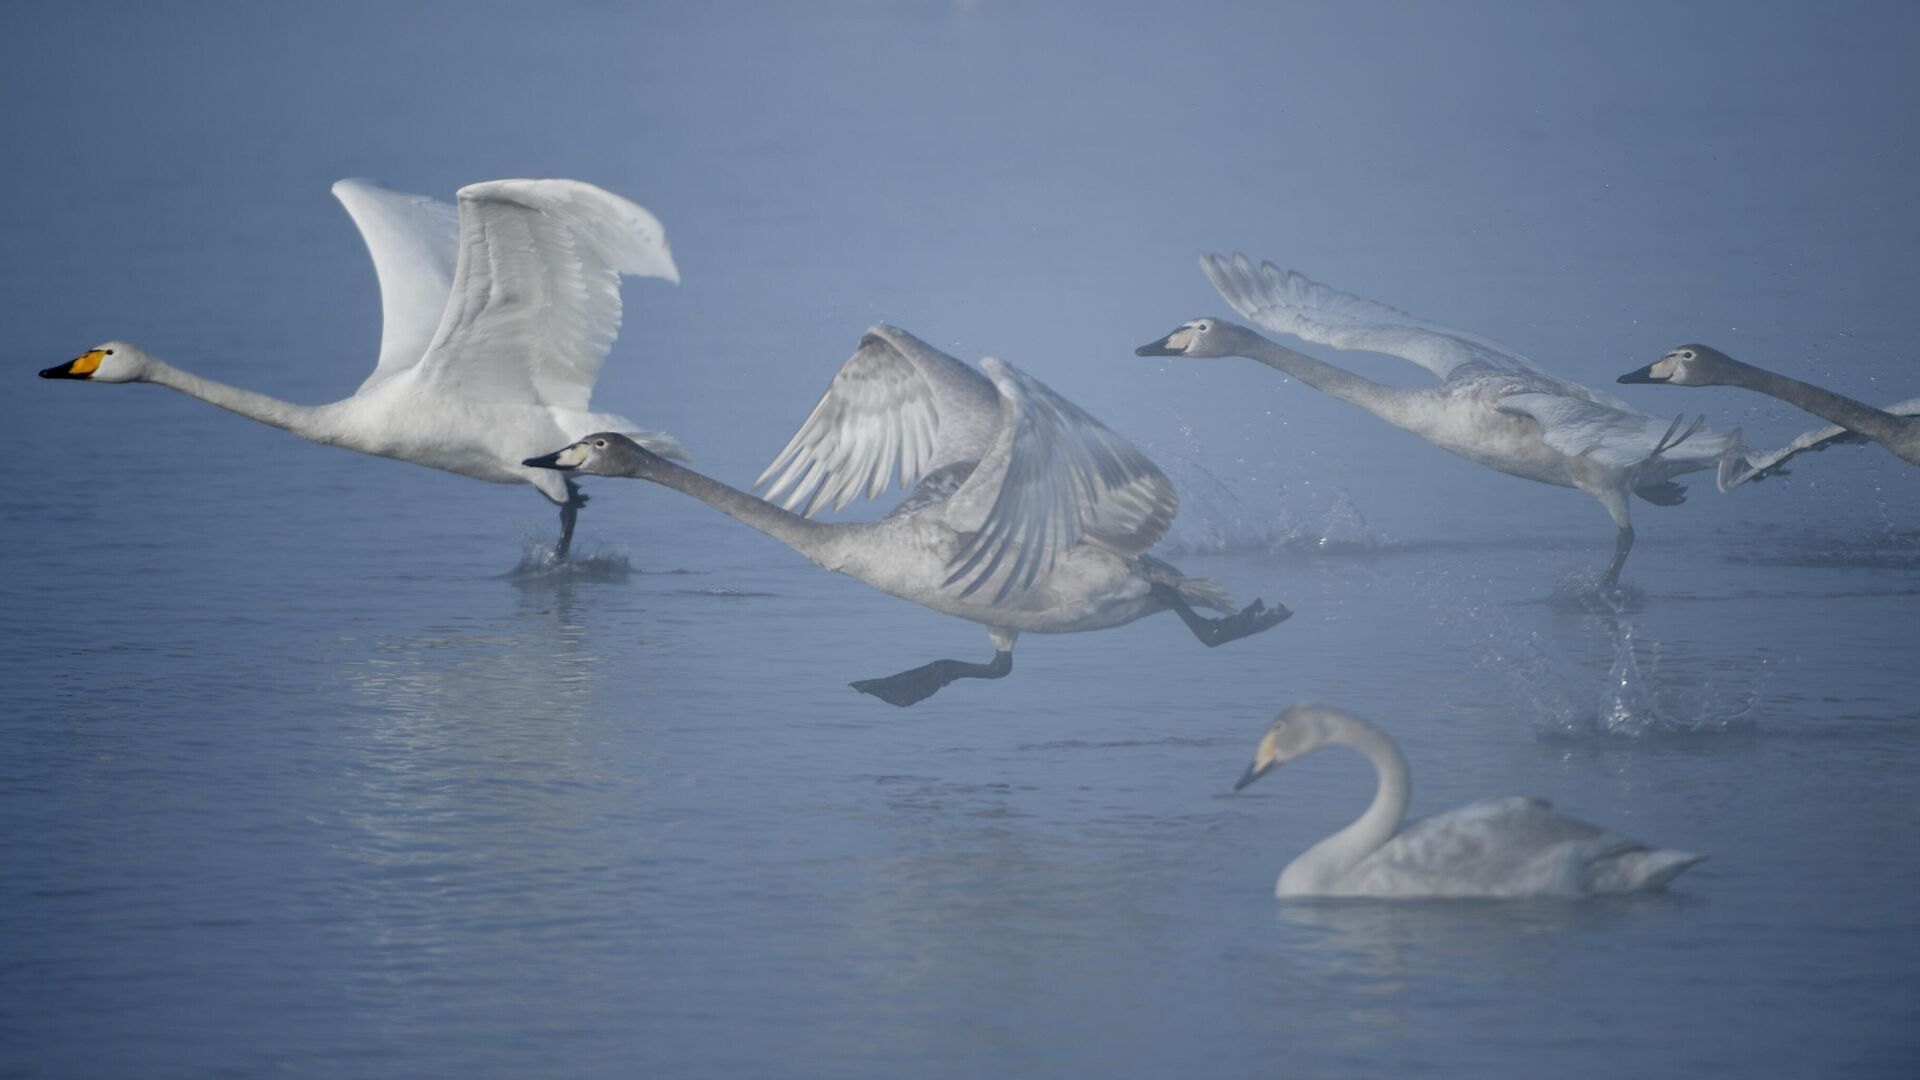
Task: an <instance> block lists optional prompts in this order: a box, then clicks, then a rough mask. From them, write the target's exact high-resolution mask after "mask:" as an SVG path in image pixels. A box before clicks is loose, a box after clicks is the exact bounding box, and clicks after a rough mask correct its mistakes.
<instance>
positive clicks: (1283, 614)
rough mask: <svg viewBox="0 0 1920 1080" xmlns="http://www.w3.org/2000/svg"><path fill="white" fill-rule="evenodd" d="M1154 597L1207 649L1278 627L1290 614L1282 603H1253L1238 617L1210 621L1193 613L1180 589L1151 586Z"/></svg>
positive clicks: (1232, 616) (1169, 586)
mask: <svg viewBox="0 0 1920 1080" xmlns="http://www.w3.org/2000/svg"><path fill="white" fill-rule="evenodd" d="M1153 598H1154V599H1156V600H1158V601H1160V602H1161V603H1163V604H1165V605H1167V606H1168V607H1170V608H1172V609H1173V613H1174V614H1175V615H1178V616H1180V621H1181V622H1184V623H1186V624H1187V629H1189V630H1192V631H1193V636H1194V637H1197V638H1199V639H1200V644H1202V645H1205V646H1207V647H1208V648H1212V647H1214V646H1215V645H1225V644H1226V643H1227V642H1229V641H1238V640H1239V639H1241V638H1243V637H1248V636H1251V635H1253V634H1257V633H1259V632H1260V631H1262V630H1267V629H1270V628H1272V627H1275V626H1278V625H1279V624H1281V623H1283V622H1285V621H1286V620H1287V619H1288V618H1290V617H1292V615H1293V612H1291V611H1288V610H1287V606H1286V605H1285V604H1275V605H1273V606H1272V607H1268V606H1267V605H1266V604H1265V603H1264V602H1263V601H1260V600H1255V601H1254V602H1253V603H1251V604H1248V605H1247V606H1246V607H1243V608H1241V609H1240V611H1239V613H1238V614H1234V615H1227V616H1224V617H1222V618H1218V619H1210V618H1208V617H1207V616H1205V615H1202V614H1200V613H1199V612H1197V611H1195V610H1193V605H1191V604H1189V603H1187V598H1186V597H1184V596H1181V595H1180V590H1179V589H1176V588H1174V587H1173V586H1171V585H1167V584H1161V583H1156V584H1155V585H1154V586H1153Z"/></svg>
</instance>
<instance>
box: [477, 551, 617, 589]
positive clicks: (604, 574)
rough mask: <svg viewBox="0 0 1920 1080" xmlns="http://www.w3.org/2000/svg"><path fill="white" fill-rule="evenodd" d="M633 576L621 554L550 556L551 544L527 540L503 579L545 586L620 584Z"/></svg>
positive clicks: (602, 552)
mask: <svg viewBox="0 0 1920 1080" xmlns="http://www.w3.org/2000/svg"><path fill="white" fill-rule="evenodd" d="M632 574H633V564H632V563H631V562H630V561H629V560H628V559H627V554H626V552H625V551H594V552H591V553H583V552H579V551H577V550H576V552H575V553H574V554H573V555H572V556H570V557H568V558H565V559H561V558H556V557H555V556H554V551H553V545H552V544H551V543H549V542H547V541H545V540H527V541H525V542H524V543H523V544H522V547H521V550H520V562H519V564H518V565H516V566H515V567H514V568H513V569H511V570H509V571H507V572H506V574H505V575H503V576H504V577H506V578H508V579H510V580H512V582H513V583H514V584H516V585H548V584H561V583H571V582H576V581H606V582H623V581H626V580H627V579H628V578H629V577H630V576H632Z"/></svg>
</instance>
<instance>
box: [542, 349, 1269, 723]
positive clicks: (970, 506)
mask: <svg viewBox="0 0 1920 1080" xmlns="http://www.w3.org/2000/svg"><path fill="white" fill-rule="evenodd" d="M981 364H982V366H983V367H984V368H985V369H986V372H987V375H984V376H983V375H982V374H981V373H980V372H977V371H975V370H973V369H972V368H970V367H968V366H966V365H965V364H962V363H961V362H960V361H958V360H956V359H954V358H953V357H951V356H948V355H946V354H945V353H943V352H940V351H939V350H938V349H935V348H933V347H932V346H930V345H928V344H926V343H925V342H923V341H921V340H919V339H918V338H916V337H914V336H913V335H912V334H909V333H907V332H905V331H903V330H899V329H897V328H895V327H890V326H875V327H873V328H872V329H870V330H868V331H867V333H866V335H865V337H864V338H863V339H862V340H861V342H860V347H859V349H858V350H857V351H856V352H855V353H854V354H853V356H852V357H851V358H850V359H848V360H847V362H846V363H845V364H844V365H842V367H841V369H840V371H839V373H838V374H837V375H836V376H835V377H834V380H833V383H832V385H830V386H829V387H828V389H827V392H826V393H825V395H823V396H822V397H821V399H820V401H819V403H818V404H817V405H815V407H814V409H813V412H812V414H811V415H809V416H808V418H807V420H806V422H805V423H804V424H802V425H801V427H800V430H799V431H798V432H796V433H795V434H794V436H793V438H792V440H791V441H789V442H788V444H787V446H786V448H785V449H784V450H782V451H781V453H780V454H779V455H778V456H777V457H776V458H775V459H774V461H773V463H772V464H771V465H769V466H768V467H767V469H766V471H765V472H764V473H763V474H762V475H761V477H760V481H759V484H758V485H756V486H760V485H765V486H766V487H767V488H768V493H769V497H770V498H780V497H782V496H783V495H784V497H785V501H786V505H787V506H788V507H789V508H798V509H799V510H800V511H801V513H797V514H796V513H793V512H792V509H782V508H781V507H779V506H776V505H774V503H772V502H770V501H768V500H766V499H760V498H755V497H754V496H751V495H748V494H747V493H745V492H742V491H737V490H735V489H733V488H730V487H728V486H726V485H724V484H721V483H719V482H718V481H716V480H713V479H710V478H708V477H705V476H702V475H700V474H699V473H696V472H693V471H692V470H689V469H684V468H681V467H679V466H676V465H673V464H670V463H668V462H665V461H662V460H660V459H659V458H657V457H654V456H653V455H650V454H642V453H637V452H634V451H632V450H630V449H628V448H627V447H626V446H625V445H623V444H622V443H621V442H620V441H619V440H617V439H607V438H603V437H600V436H593V437H590V438H589V439H586V440H582V441H581V442H579V443H576V444H574V445H573V446H570V447H568V448H566V449H565V450H562V451H558V452H556V453H554V454H550V455H548V456H547V457H546V458H544V459H538V460H540V461H541V463H542V465H543V466H544V467H548V468H556V469H563V470H577V471H580V472H585V473H589V474H593V475H603V476H631V477H635V478H639V479H646V480H652V481H655V482H656V483H660V484H665V485H667V486H669V487H672V488H676V489H678V490H680V491H683V492H686V493H687V494H689V495H692V496H694V497H695V498H697V499H700V500H701V501H703V502H706V503H707V504H708V505H710V506H713V507H714V508H715V509H718V510H720V511H722V512H724V513H726V514H729V515H731V516H733V517H735V518H738V519H739V520H740V521H742V522H744V523H746V524H748V525H750V526H752V527H754V528H756V529H758V530H760V531H761V532H764V533H767V534H768V535H770V536H773V537H775V538H776V539H778V540H780V541H782V542H783V543H785V544H787V545H788V546H790V547H792V548H793V549H794V550H795V551H798V552H799V553H801V554H802V555H805V556H806V557H807V558H809V559H811V560H813V561H814V562H815V563H818V564H819V565H821V566H823V567H825V568H827V569H829V570H833V571H835V572H838V573H843V574H847V575H849V576H851V577H855V578H858V579H859V580H861V581H863V582H866V583H867V584H868V585H871V586H873V587H874V588H876V589H879V590H881V591H882V592H886V593H890V594H892V595H894V596H897V597H900V598H901V599H904V600H911V601H913V602H914V603H917V604H921V605H923V606H925V607H928V608H931V609H933V610H934V611H938V612H941V613H942V614H946V615H952V616H954V617H956V618H961V619H967V620H969V621H971V622H976V623H980V624H982V625H984V626H986V627H987V628H988V631H989V634H990V636H991V638H992V640H993V643H994V648H995V651H996V654H997V656H998V657H1004V658H1005V660H1004V663H1005V664H1006V665H1007V667H1008V669H1010V665H1011V651H1012V648H1013V643H1014V640H1015V639H1016V638H1017V637H1018V636H1019V635H1020V634H1022V633H1036V634H1063V633H1074V632H1078V631H1085V630H1101V629H1105V628H1108V627H1113V626H1119V625H1122V624H1124V623H1129V622H1132V621H1134V620H1135V619H1139V618H1142V617H1143V616H1146V615H1150V614H1153V613H1154V612H1157V611H1165V610H1168V609H1169V608H1173V609H1174V610H1175V611H1180V612H1182V617H1183V619H1185V620H1187V621H1188V625H1189V626H1190V627H1194V628H1195V633H1196V635H1202V640H1203V641H1207V642H1208V643H1209V644H1218V643H1219V641H1224V640H1231V637H1229V636H1225V635H1224V634H1223V635H1222V636H1220V637H1219V638H1218V639H1217V640H1210V639H1209V637H1207V636H1205V635H1206V634H1209V633H1212V632H1214V630H1225V631H1226V633H1230V634H1232V635H1233V636H1243V634H1244V633H1251V632H1257V631H1258V630H1263V629H1265V628H1266V627H1267V626H1270V625H1272V624H1273V623H1277V622H1279V621H1280V620H1281V619H1283V618H1285V617H1286V615H1287V612H1286V610H1285V609H1284V608H1280V607H1276V608H1273V609H1266V608H1265V607H1264V605H1262V604H1260V603H1259V602H1258V601H1256V602H1255V603H1254V604H1253V605H1251V606H1250V607H1249V608H1248V609H1247V610H1245V611H1243V612H1240V613H1239V614H1238V615H1236V616H1234V618H1233V619H1227V620H1218V621H1217V622H1218V624H1219V625H1218V626H1216V627H1213V628H1212V629H1209V627H1208V626H1207V625H1206V624H1208V623H1209V621H1208V620H1203V619H1202V620H1198V621H1199V622H1200V623H1201V624H1202V625H1201V626H1195V620H1196V619H1197V617H1196V616H1193V615H1192V612H1191V610H1190V608H1188V609H1186V610H1184V611H1183V610H1182V609H1183V607H1184V605H1189V604H1190V605H1197V606H1201V607H1210V608H1214V609H1215V610H1219V611H1227V612H1231V611H1233V606H1232V603H1231V602H1230V601H1229V600H1228V598H1227V596H1226V594H1225V592H1224V591H1223V590H1221V589H1220V587H1219V586H1217V585H1215V584H1214V583H1212V582H1210V581H1206V580H1204V579H1201V578H1192V577H1187V576H1185V575H1183V574H1181V573H1180V572H1179V571H1178V570H1176V569H1174V568H1173V567H1171V566H1169V565H1167V564H1166V563H1164V562H1161V561H1159V560H1157V559H1154V558H1152V557H1151V556H1149V555H1147V554H1146V551H1147V549H1149V548H1151V547H1152V546H1153V545H1154V544H1155V543H1156V542H1157V541H1158V540H1159V539H1160V538H1161V537H1162V536H1163V535H1165V533H1166V531H1167V527H1168V526H1169V525H1171V524H1172V522H1173V517H1174V514H1175V513H1176V511H1177V510H1178V508H1179V499H1178V497H1177V495H1176V494H1175V493H1174V489H1173V485H1172V483H1171V482H1169V481H1168V480H1167V478H1166V476H1165V474H1163V473H1162V472H1161V471H1160V470H1159V468H1158V467H1156V466H1155V465H1154V464H1153V463H1152V462H1151V461H1149V460H1148V459H1147V458H1146V456H1145V455H1143V454H1141V453H1140V452H1139V451H1138V450H1137V449H1135V448H1134V447H1133V446H1132V445H1131V444H1129V443H1128V442H1126V441H1125V440H1124V439H1122V438H1120V437H1119V436H1118V435H1115V434H1114V433H1113V432H1112V431H1110V430H1108V429H1107V428H1106V427H1105V426H1104V425H1102V424H1101V423H1100V422H1099V421H1097V420H1095V419H1094V418H1093V417H1091V416H1089V415H1088V414H1087V413H1085V412H1084V411H1082V410H1081V409H1080V408H1078V407H1077V406H1075V405H1074V404H1073V403H1072V402H1069V401H1067V400H1066V399H1065V398H1063V397H1061V396H1060V395H1058V394H1056V393H1054V391H1053V390H1051V389H1049V388H1048V387H1047V386H1045V385H1044V384H1042V383H1041V382H1040V381H1039V380H1037V379H1034V378H1032V377H1030V376H1028V375H1026V374H1024V373H1022V372H1020V371H1019V370H1018V369H1016V368H1014V367H1013V366H1012V365H1010V364H1005V363H1002V362H1000V361H998V360H994V359H991V358H989V359H986V360H983V361H981ZM989 376H990V378H989ZM896 475H897V476H898V478H899V481H900V483H901V485H902V486H903V487H905V486H907V485H913V490H912V492H911V493H910V494H909V495H908V496H907V498H906V499H904V500H903V501H902V502H901V503H900V505H899V506H897V507H896V508H895V509H894V510H893V511H892V512H891V513H889V514H888V515H887V516H886V517H885V518H883V519H882V520H880V521H876V522H865V523H824V522H817V521H814V520H811V517H810V515H811V514H813V513H815V512H817V511H818V510H819V509H820V508H822V507H823V506H826V505H829V504H831V505H834V506H844V505H846V503H848V502H849V501H851V500H852V499H853V498H854V497H855V496H856V495H860V494H862V493H863V492H864V493H865V494H866V495H867V496H868V497H872V496H876V495H878V494H880V493H881V492H882V491H884V490H885V489H886V488H887V487H888V486H889V484H890V482H891V478H892V477H894V476H896ZM1156 593H1158V594H1159V595H1156ZM996 662H997V663H998V662H999V661H998V660H997V661H996ZM940 664H948V665H958V666H960V667H967V668H980V670H979V671H974V670H968V671H963V672H962V673H961V674H960V675H959V676H958V677H980V678H998V677H999V676H1000V675H1003V674H1005V673H1006V672H1005V670H1000V671H998V672H997V673H993V674H983V673H982V672H984V671H985V668H984V667H983V666H980V665H962V664H960V662H958V661H936V662H935V665H929V667H933V666H937V665H940ZM913 674H914V673H912V672H906V673H902V674H901V675H900V676H895V677H893V678H894V679H905V678H906V677H907V676H910V675H913ZM951 677H954V676H951V675H948V676H946V677H945V678H940V677H936V676H927V677H926V679H927V680H928V681H929V683H930V684H931V685H932V689H928V688H927V686H926V685H919V684H916V685H915V686H913V688H912V689H911V690H902V691H901V692H900V693H899V694H898V695H896V696H889V694H888V693H879V696H882V697H884V698H886V700H889V701H892V702H893V703H894V704H911V703H912V702H913V701H917V700H919V699H920V698H921V697H924V696H925V695H926V694H929V693H932V692H933V690H934V689H937V688H938V686H940V685H944V684H945V682H946V681H951ZM888 681H889V680H871V681H869V682H867V683H856V684H854V685H855V686H856V687H858V688H860V689H862V690H865V691H866V692H869V693H876V692H877V691H875V690H874V689H872V688H871V687H872V686H873V685H875V684H880V683H886V682H888ZM909 681H911V680H909ZM889 693H890V691H889ZM896 697H898V698H901V699H904V700H896Z"/></svg>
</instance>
